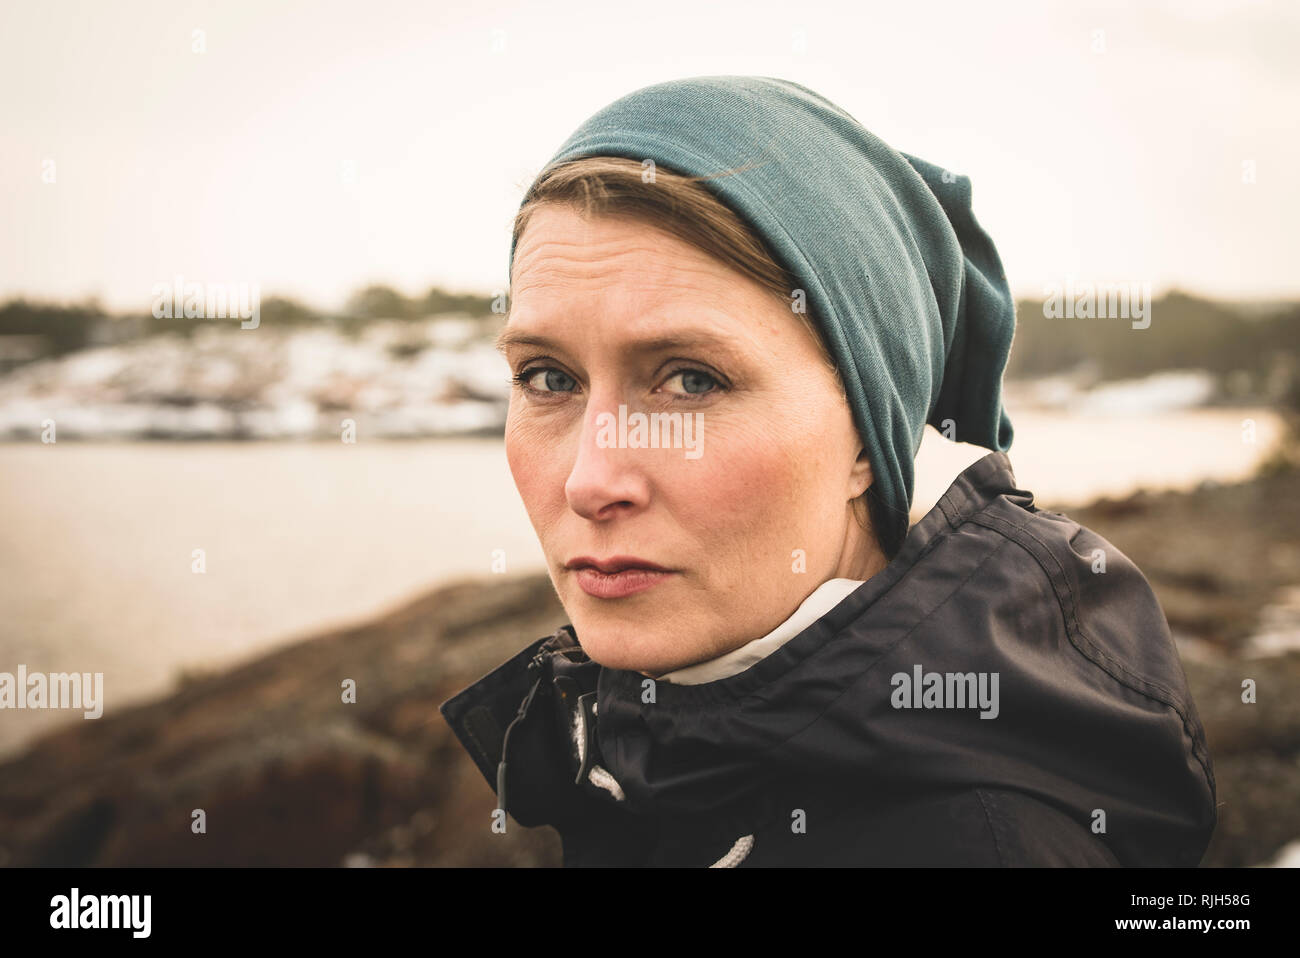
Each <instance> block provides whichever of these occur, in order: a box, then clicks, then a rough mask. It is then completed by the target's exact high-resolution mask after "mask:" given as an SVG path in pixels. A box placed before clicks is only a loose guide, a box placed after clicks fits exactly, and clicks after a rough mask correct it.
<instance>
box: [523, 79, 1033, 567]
mask: <svg viewBox="0 0 1300 958" xmlns="http://www.w3.org/2000/svg"><path fill="white" fill-rule="evenodd" d="M583 156H619V157H626V158H628V159H634V160H638V161H641V162H644V161H645V160H647V159H650V160H653V161H654V162H655V164H656V165H660V166H663V167H666V168H668V169H670V170H673V171H675V172H677V173H683V174H686V175H693V176H711V175H715V174H718V173H721V172H723V171H727V170H734V169H737V168H744V169H743V170H742V172H739V173H734V174H732V175H729V176H719V177H717V178H715V179H711V180H707V181H705V182H704V184H703V185H705V186H706V187H707V188H709V189H711V190H713V191H714V193H715V195H716V196H717V197H718V198H719V199H720V200H721V201H722V202H723V203H724V204H726V205H727V206H728V207H729V208H731V209H732V210H733V211H734V212H736V213H737V214H738V215H739V216H740V217H741V218H742V219H743V220H745V221H746V222H747V223H748V224H749V226H750V227H751V228H752V229H753V230H754V232H755V233H756V234H757V235H758V236H759V237H760V238H761V239H762V240H764V241H765V243H766V244H767V246H768V248H769V249H770V250H771V251H772V253H773V255H774V256H775V257H776V260H777V262H778V263H779V264H780V265H781V266H783V267H784V268H785V269H786V270H788V271H789V272H790V273H791V274H792V275H793V276H795V277H796V278H797V280H798V281H799V283H800V284H801V285H800V287H799V288H801V289H803V290H804V292H805V293H806V296H807V305H808V309H809V312H810V313H811V314H812V316H813V319H814V321H815V322H816V324H817V326H818V328H819V329H820V330H821V333H822V335H823V337H824V339H825V341H826V344H827V346H828V347H829V349H830V353H831V356H832V358H834V360H835V362H836V363H837V365H838V367H839V371H840V376H841V378H842V379H843V382H844V387H845V394H846V395H847V397H848V401H849V404H850V406H851V407H852V412H853V418H854V423H855V424H856V426H857V429H858V433H859V434H860V435H861V438H862V442H863V446H864V448H865V450H866V452H867V455H868V457H869V458H870V461H871V466H872V471H873V473H874V477H875V489H876V494H877V495H878V496H879V497H880V498H881V499H882V500H883V501H884V502H885V504H886V506H887V507H888V508H887V510H886V511H887V513H888V515H889V520H888V522H887V524H886V527H885V528H877V529H876V534H877V536H878V537H879V538H880V541H881V544H882V546H883V547H884V548H885V550H886V552H887V554H889V555H893V554H894V553H895V552H896V551H897V549H898V547H899V546H900V545H901V543H902V541H903V538H904V537H905V536H906V533H907V528H908V512H909V509H910V506H911V502H912V490H913V483H914V470H913V461H914V460H915V458H916V453H917V450H918V449H919V448H920V445H921V435H922V433H923V432H924V429H925V424H926V423H927V422H928V423H931V424H933V425H934V426H935V427H936V428H937V429H939V430H940V431H942V432H943V433H944V435H946V436H948V437H949V438H952V439H954V440H955V441H957V442H969V443H974V444H976V445H980V446H984V447H987V448H989V449H992V450H998V451H1005V450H1007V449H1008V448H1010V446H1011V438H1012V428H1011V420H1010V419H1009V418H1008V416H1007V413H1006V410H1005V409H1003V407H1002V372H1003V369H1004V367H1005V366H1006V362H1007V357H1008V355H1009V353H1010V350H1011V338H1012V334H1013V332H1014V330H1015V304H1014V301H1013V300H1012V297H1011V292H1010V290H1009V289H1008V286H1007V280H1006V276H1005V274H1004V273H1003V270H1002V264H1001V262H1000V260H999V259H998V254H997V250H996V249H995V248H994V246H993V241H992V240H991V239H989V237H988V235H987V234H986V233H985V232H984V230H983V229H982V228H981V227H980V226H979V224H978V223H976V221H975V217H974V214H973V213H972V211H971V202H970V199H971V187H970V180H969V179H967V178H966V177H964V176H957V175H954V174H952V173H949V172H948V171H946V170H944V169H941V168H940V167H937V166H934V165H932V164H930V163H926V162H925V161H924V160H919V159H917V158H916V157H913V156H908V155H906V154H903V153H898V152H896V151H895V150H893V149H891V148H890V147H889V146H887V145H886V144H885V143H884V142H882V141H881V140H880V139H878V138H877V137H875V136H874V135H872V134H871V133H869V132H867V131H866V130H865V129H863V127H862V126H861V124H859V123H858V122H857V121H856V120H855V119H853V117H851V116H850V115H849V114H848V113H846V112H844V111H843V110H841V109H840V108H839V107H837V106H835V105H834V104H833V103H830V102H829V101H827V100H826V99H824V98H823V97H821V96H819V95H818V94H816V93H814V92H812V91H811V90H809V89H807V88H805V87H802V86H800V85H798V84H797V83H792V82H790V81H788V80H779V79H774V78H771V77H756V76H707V77H694V78H690V79H683V80H673V81H670V82H667V83H659V84H656V85H654V86H649V87H645V88H643V89H640V90H637V91H635V92H633V93H630V94H628V95H627V96H624V97H622V98H621V99H619V100H616V101H615V102H613V103H611V104H610V105H609V106H606V107H605V108H603V109H601V110H600V111H598V112H597V113H596V114H594V115H593V116H592V117H590V118H589V119H588V120H586V121H585V122H584V123H583V124H582V125H581V126H580V127H579V128H578V129H577V130H576V131H575V132H574V133H573V135H571V136H570V137H569V138H568V140H566V141H565V142H564V144H563V145H562V146H561V147H560V149H559V150H558V152H557V153H556V154H555V156H554V157H552V158H551V160H550V161H549V162H548V164H547V167H548V168H549V167H550V166H552V165H555V164H558V163H562V162H564V161H566V160H571V159H576V158H578V157H583ZM529 192H530V193H531V190H530V191H529ZM527 199H528V197H527V196H525V198H524V201H525V202H527ZM514 252H515V251H514V246H513V244H512V245H511V249H510V262H511V266H513V264H514ZM792 292H793V291H792Z"/></svg>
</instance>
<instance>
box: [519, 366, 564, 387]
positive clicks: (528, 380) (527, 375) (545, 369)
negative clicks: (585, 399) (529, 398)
mask: <svg viewBox="0 0 1300 958" xmlns="http://www.w3.org/2000/svg"><path fill="white" fill-rule="evenodd" d="M539 373H545V374H546V375H545V377H544V378H543V380H542V381H543V382H544V383H545V384H546V388H545V389H539V388H537V387H536V386H534V385H532V380H533V379H535V378H536V377H537V375H538V374H539ZM511 382H513V383H515V384H516V385H518V386H522V387H523V388H525V389H530V390H532V391H533V392H539V393H549V392H567V391H568V389H569V388H572V387H573V386H574V385H576V383H575V381H574V379H573V377H572V376H570V375H569V374H568V373H565V372H562V371H560V370H558V369H554V368H552V367H550V366H534V367H532V368H531V369H523V370H520V372H519V373H518V375H516V376H515V377H513V378H512V379H511ZM565 383H568V387H566V386H565Z"/></svg>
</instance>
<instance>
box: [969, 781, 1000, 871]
mask: <svg viewBox="0 0 1300 958" xmlns="http://www.w3.org/2000/svg"><path fill="white" fill-rule="evenodd" d="M975 797H976V798H978V799H979V803H980V807H981V808H982V809H983V810H984V821H985V822H986V823H987V824H988V826H989V836H990V837H991V838H992V839H993V854H994V855H996V856H997V859H998V865H999V866H1000V867H1002V868H1006V867H1007V861H1006V858H1004V857H1003V855H1002V845H1001V843H1000V842H999V841H998V830H997V828H996V827H994V825H993V816H992V814H991V813H990V811H989V799H988V797H987V796H986V795H985V794H984V789H982V788H977V789H975Z"/></svg>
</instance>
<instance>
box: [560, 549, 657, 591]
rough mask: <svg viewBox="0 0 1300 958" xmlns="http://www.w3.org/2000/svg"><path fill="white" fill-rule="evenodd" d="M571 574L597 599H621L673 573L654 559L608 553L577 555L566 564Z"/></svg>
mask: <svg viewBox="0 0 1300 958" xmlns="http://www.w3.org/2000/svg"><path fill="white" fill-rule="evenodd" d="M565 568H567V569H570V570H571V571H572V572H573V573H574V578H576V579H577V580H578V587H579V588H581V589H582V591H583V592H585V593H587V594H588V595H590V596H593V597H594V598H597V599H622V598H625V597H627V596H630V595H636V594H637V593H638V592H645V591H646V590H647V589H652V588H654V587H655V586H656V585H658V584H659V583H660V582H662V581H664V580H665V579H667V578H668V577H669V576H671V575H673V574H674V573H673V570H671V569H665V568H664V567H663V566H661V565H659V564H658V563H655V562H648V561H646V560H644V559H637V558H635V557H634V556H611V557H610V558H608V559H594V558H592V557H591V556H579V557H578V558H576V559H571V560H570V561H569V562H568V563H566V564H565Z"/></svg>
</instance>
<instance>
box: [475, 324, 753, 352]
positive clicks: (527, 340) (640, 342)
mask: <svg viewBox="0 0 1300 958" xmlns="http://www.w3.org/2000/svg"><path fill="white" fill-rule="evenodd" d="M738 342H739V340H737V339H736V338H734V337H731V336H717V335H714V334H709V333H685V332H683V333H676V334H667V335H662V336H651V337H647V338H645V339H636V340H633V341H632V342H631V343H630V344H629V345H628V349H629V351H631V352H636V353H656V352H665V351H667V350H670V349H717V350H721V351H723V352H727V353H734V351H735V348H736V344H737V343H738ZM495 345H496V348H497V349H499V350H500V351H501V352H505V351H506V349H507V348H509V347H510V346H540V347H542V348H544V349H555V350H559V349H562V348H563V346H562V344H561V343H559V342H557V341H556V340H554V339H551V338H550V337H548V336H537V335H534V334H532V333H523V332H519V331H518V330H512V329H504V330H502V331H501V334H500V335H499V336H497V339H496V344H495Z"/></svg>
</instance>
